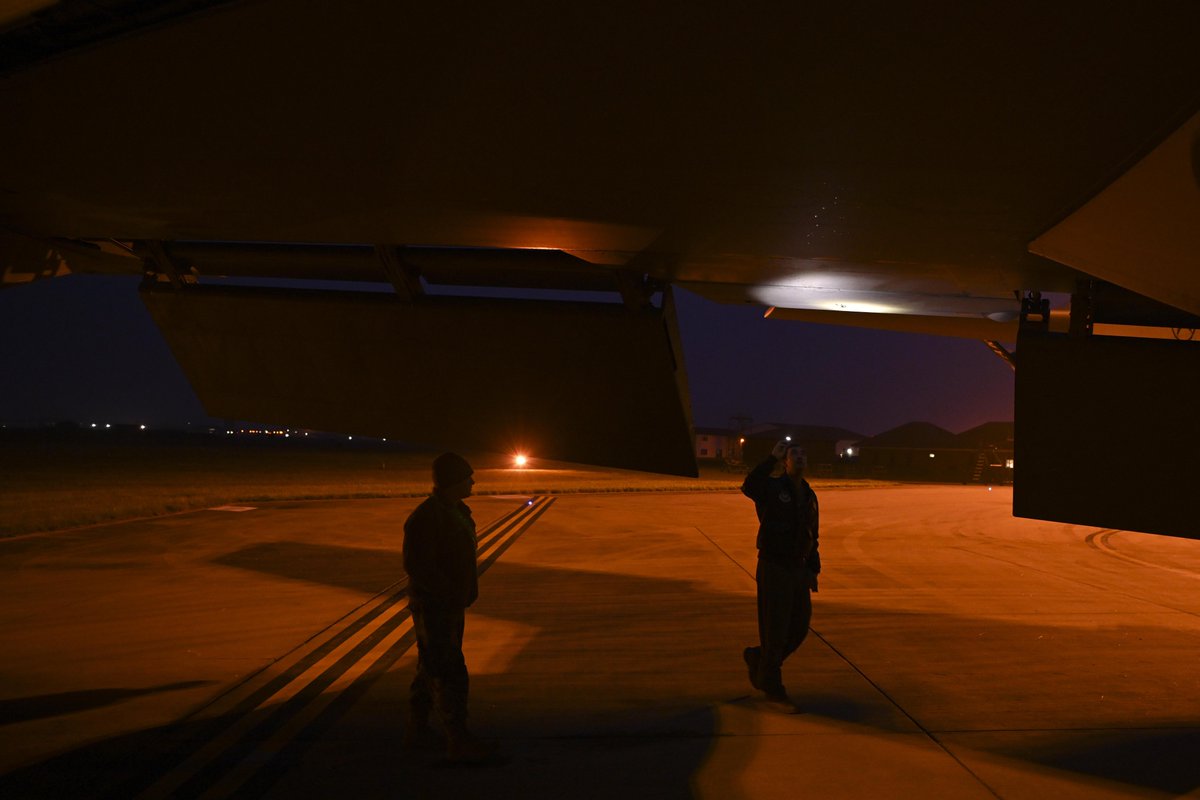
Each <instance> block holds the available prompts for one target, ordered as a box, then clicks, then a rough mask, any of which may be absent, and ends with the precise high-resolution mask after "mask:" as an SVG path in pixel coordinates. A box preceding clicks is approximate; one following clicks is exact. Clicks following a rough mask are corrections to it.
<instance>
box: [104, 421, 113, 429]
mask: <svg viewBox="0 0 1200 800" xmlns="http://www.w3.org/2000/svg"><path fill="white" fill-rule="evenodd" d="M104 427H106V428H111V427H112V424H111V423H109V422H106V423H104Z"/></svg>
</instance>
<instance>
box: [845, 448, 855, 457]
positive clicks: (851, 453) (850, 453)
mask: <svg viewBox="0 0 1200 800" xmlns="http://www.w3.org/2000/svg"><path fill="white" fill-rule="evenodd" d="M846 455H848V456H852V455H854V448H853V447H847V448H846Z"/></svg>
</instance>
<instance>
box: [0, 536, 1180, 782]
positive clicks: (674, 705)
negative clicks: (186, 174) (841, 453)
mask: <svg viewBox="0 0 1200 800" xmlns="http://www.w3.org/2000/svg"><path fill="white" fill-rule="evenodd" d="M285 544H286V545H287V546H286V547H284V548H282V549H280V548H276V549H275V550H273V551H272V550H270V549H262V548H251V549H250V551H249V553H247V552H246V551H243V552H242V553H241V554H235V555H236V557H235V558H232V560H231V562H230V563H232V564H236V566H239V567H242V568H249V569H259V570H261V571H264V572H269V573H270V574H275V575H281V574H287V575H288V577H293V578H297V577H300V574H301V573H303V574H304V575H305V576H306V577H304V578H303V579H305V580H312V581H315V582H320V583H329V584H331V585H335V586H346V585H348V580H349V579H348V578H347V575H349V574H350V573H351V572H353V570H352V569H349V568H348V565H349V564H350V562H351V561H357V560H358V559H366V558H373V557H374V555H375V554H373V552H372V551H356V550H352V549H348V548H331V547H320V548H317V550H309V551H308V552H309V554H310V555H311V556H312V558H306V559H303V560H304V562H305V564H306V566H305V567H304V569H302V570H301V569H295V568H292V567H289V566H286V565H285V563H284V562H287V561H288V559H289V553H290V554H293V555H294V554H295V552H296V551H295V547H294V546H293V545H292V544H290V543H285ZM339 549H340V550H344V551H346V552H343V553H340V554H339V555H337V556H336V557H335V558H334V563H341V567H339V568H338V569H335V570H332V571H322V570H321V569H319V568H318V566H317V562H318V561H319V560H320V559H319V558H318V557H317V556H318V555H320V554H324V555H326V556H327V555H329V554H330V553H331V552H332V551H337V550H339ZM285 551H286V552H285ZM318 551H319V552H318ZM272 554H273V555H272ZM276 557H277V558H278V560H276ZM227 558H228V557H227ZM339 558H340V559H342V561H341V562H338V559H339ZM327 563H329V562H327ZM377 567H378V564H375V565H373V566H372V571H374V570H375V569H376V568H377ZM343 568H345V569H343ZM398 574H399V573H398V572H393V573H391V575H390V577H391V578H393V579H394V578H395V577H396V576H397V575H398ZM371 580H372V581H375V578H374V577H372V578H371ZM376 583H377V581H376ZM376 588H378V587H377V585H372V587H371V588H370V590H371V591H373V590H375V589H376ZM481 588H482V593H483V597H482V598H481V601H480V603H479V605H478V606H477V607H476V608H475V609H474V610H475V611H476V612H478V613H479V614H480V615H483V616H485V617H487V618H491V619H499V620H505V621H509V622H511V623H516V624H519V625H520V626H522V628H523V629H525V630H528V631H530V636H529V637H528V638H527V639H525V640H523V641H522V642H521V643H520V646H519V647H517V648H515V650H514V652H512V653H511V658H510V659H509V661H508V663H507V666H506V667H505V668H504V669H503V670H498V671H495V672H492V673H489V674H480V675H476V676H474V677H473V683H472V708H473V709H474V710H475V718H476V719H478V720H482V723H483V730H482V732H483V733H485V734H486V735H489V736H494V737H496V738H497V739H498V740H500V742H501V744H502V746H503V747H505V749H506V750H508V752H509V754H510V756H511V758H510V760H509V762H508V763H506V764H503V765H500V766H496V767H494V768H489V769H486V770H479V769H476V770H464V769H448V768H446V767H445V765H444V764H443V763H441V762H440V761H439V760H438V759H437V758H430V757H423V756H419V755H412V754H402V753H401V751H400V750H399V738H400V735H401V732H402V726H403V720H404V708H405V705H406V699H407V686H408V681H409V680H410V678H411V676H410V675H408V674H405V673H404V672H403V671H393V672H385V673H380V674H378V675H374V676H369V679H368V680H366V681H364V682H362V683H360V684H355V685H354V686H352V687H351V689H350V690H348V691H347V692H346V695H345V697H344V698H339V700H338V701H335V703H334V704H333V705H332V706H331V707H330V709H329V711H330V713H326V714H323V715H322V716H320V717H318V718H317V720H316V721H315V722H314V723H313V724H312V725H310V726H309V727H308V728H306V729H304V730H303V731H301V732H300V734H299V736H298V737H297V738H296V739H295V740H293V742H292V744H290V745H289V746H287V747H285V748H284V750H283V751H282V752H280V753H279V754H278V757H275V758H274V759H273V760H270V761H267V762H264V764H263V766H262V768H261V769H260V770H259V771H258V773H257V774H256V775H255V776H254V778H253V779H252V781H251V784H250V786H248V787H247V788H248V789H250V790H251V791H250V792H249V793H250V794H251V795H256V794H259V793H262V792H266V791H269V790H274V791H275V792H276V793H278V795H279V796H292V797H317V796H357V797H365V798H370V797H383V796H387V797H405V796H413V797H426V796H447V797H449V796H454V797H471V796H488V797H496V796H507V797H561V796H575V797H580V796H594V797H612V796H620V795H625V796H627V797H643V796H654V797H689V796H691V795H692V793H693V790H692V780H693V776H695V775H696V773H697V771H698V770H699V769H700V768H701V766H702V765H703V764H704V763H705V761H706V759H707V758H708V756H709V754H710V751H711V748H712V746H713V744H714V741H715V737H717V736H718V735H720V731H719V730H718V719H717V713H716V708H717V707H718V706H719V705H720V704H723V703H729V702H734V701H736V699H737V698H736V697H731V696H730V694H731V693H730V691H729V686H730V682H729V677H728V673H727V672H726V673H724V674H720V675H715V676H713V675H710V674H708V673H709V672H716V671H717V670H712V665H713V664H714V663H721V664H724V663H725V662H724V660H725V659H727V658H729V659H737V658H738V654H739V653H740V647H741V645H742V642H741V641H740V638H742V637H744V634H745V632H746V631H747V630H748V629H749V623H747V622H746V620H743V619H741V618H740V617H738V615H737V614H730V613H720V612H717V613H714V610H717V609H728V608H729V606H730V605H731V604H737V605H742V606H745V608H746V610H747V613H750V612H751V610H752V600H748V599H747V597H746V596H745V595H733V594H724V593H720V592H714V591H712V590H710V589H707V588H705V587H703V586H701V585H699V584H697V583H694V582H692V581H688V580H682V579H665V578H647V577H639V576H631V575H624V574H612V573H602V572H593V571H584V570H564V569H555V568H544V567H534V566H526V565H519V564H507V563H505V562H504V561H503V560H501V561H499V562H497V564H496V565H495V568H494V572H490V573H489V574H488V575H486V576H485V578H484V581H483V586H482V587H481ZM817 605H818V607H817V622H816V624H817V628H818V630H820V629H821V628H822V616H826V617H827V618H828V619H829V620H833V618H834V617H835V616H837V615H839V614H850V615H861V614H864V613H867V614H872V615H874V616H875V619H874V622H873V624H877V625H879V626H882V627H883V628H884V629H886V628H887V626H888V619H889V618H893V617H894V618H896V620H899V619H901V618H903V619H904V620H905V624H906V625H911V624H912V622H913V621H914V620H916V621H918V622H919V623H920V626H921V627H922V628H924V629H928V630H936V629H939V628H941V629H949V628H952V627H953V626H954V624H961V622H962V618H961V617H954V616H952V615H942V614H937V613H927V614H914V613H910V612H904V613H903V614H898V613H895V612H890V613H889V612H887V611H883V610H879V609H871V608H864V607H862V606H849V605H840V604H838V603H836V602H829V601H825V600H823V599H822V598H818V603H817ZM476 624H482V623H476ZM987 624H988V625H989V626H992V627H993V628H999V629H1002V630H1003V632H1004V636H1005V637H1006V638H1007V637H1008V636H1011V637H1013V638H1014V639H1015V640H1022V641H1028V640H1031V639H1033V638H1036V637H1035V634H1036V632H1037V631H1036V630H1035V629H1034V628H1033V627H1032V626H1028V625H1023V624H1019V623H1013V622H997V621H994V620H989V621H988V623H987ZM472 627H473V625H472V623H471V622H470V621H469V622H468V630H467V638H468V639H470V637H471V636H472ZM1037 630H1040V628H1039V629H1037ZM1122 630H1125V631H1129V632H1133V633H1137V632H1139V631H1142V629H1137V628H1133V627H1128V626H1127V627H1125V628H1123V629H1122ZM1104 633H1105V635H1111V634H1112V631H1107V632H1104ZM1173 635H1174V636H1176V637H1177V638H1178V637H1179V636H1181V634H1179V633H1178V632H1173ZM1192 638H1194V639H1197V641H1194V642H1186V641H1183V642H1181V641H1176V642H1175V644H1176V646H1177V647H1179V648H1180V652H1189V651H1190V652H1195V648H1196V647H1200V637H1195V636H1193V637H1192ZM835 643H836V642H835ZM1102 644H1103V642H1102V641H1101V640H1099V639H1098V640H1097V642H1096V645H1097V648H1098V649H1099V648H1100V647H1101V646H1102ZM819 646H821V645H820V643H819V642H816V641H812V642H810V643H808V644H806V645H805V648H813V647H819ZM803 657H804V650H802V651H801V652H800V654H798V655H797V658H799V659H803ZM797 666H799V665H797ZM789 668H790V669H793V670H794V669H796V666H792V665H791V664H789ZM1179 669H1180V670H1184V671H1190V667H1189V666H1185V665H1180V666H1179ZM682 672H686V673H687V674H686V676H683V677H680V673H682ZM930 680H931V681H933V680H934V679H933V678H930ZM159 688H162V687H159ZM925 690H927V691H932V692H936V691H937V690H938V686H937V685H936V683H934V684H931V685H930V686H928V687H925ZM805 700H806V706H807V709H808V711H809V713H810V714H813V715H815V716H819V717H824V718H828V719H831V720H836V721H838V722H843V723H851V724H853V725H855V726H863V727H866V728H875V729H877V730H881V731H884V732H888V733H892V732H895V731H896V730H897V729H898V728H897V724H896V715H895V713H894V712H893V710H892V709H890V708H888V707H886V704H879V706H877V707H862V706H860V705H857V704H855V703H852V702H848V701H847V700H846V699H845V698H838V697H836V696H831V695H818V696H811V695H806V696H805ZM117 709H118V710H119V706H118V707H117ZM268 712H269V710H268V711H256V712H253V714H255V715H256V716H264V717H265V716H266V714H267V713H268ZM1181 716H1183V719H1181V720H1179V722H1178V727H1177V728H1176V729H1175V730H1167V729H1166V728H1167V726H1155V727H1154V729H1148V728H1147V727H1146V724H1145V722H1144V721H1141V722H1140V725H1141V727H1140V729H1139V727H1138V725H1139V721H1136V720H1130V721H1129V722H1128V725H1129V728H1128V729H1118V728H1117V725H1115V724H1113V723H1112V722H1111V721H1110V722H1109V723H1107V724H1106V725H1104V726H1103V728H1102V729H1100V728H1096V729H1091V730H1080V731H1071V730H1053V728H1054V722H1055V721H1054V720H1045V723H1046V728H1047V729H1046V730H1045V731H1044V732H1041V733H1037V735H1035V736H1032V737H1031V736H1030V735H1029V731H1023V732H1013V733H1012V734H1011V735H1009V734H1006V732H1005V731H1003V730H994V731H989V732H985V733H981V734H978V736H979V737H980V738H978V739H977V740H975V739H973V740H971V741H970V743H969V745H968V746H969V747H971V748H972V749H974V750H976V751H978V752H982V753H986V754H991V755H994V756H999V757H1003V758H1009V759H1017V760H1020V761H1026V762H1029V763H1033V764H1039V765H1044V766H1048V767H1052V768H1055V769H1059V770H1067V771H1071V772H1075V773H1079V774H1082V775H1089V776H1094V777H1098V778H1103V779H1108V780H1112V781H1118V782H1122V783H1125V784H1128V785H1131V786H1136V787H1144V788H1147V789H1157V790H1162V791H1167V792H1174V793H1184V792H1187V791H1191V790H1193V789H1195V788H1196V787H1197V786H1200V762H1197V760H1196V759H1195V753H1196V752H1197V750H1198V749H1200V720H1198V719H1197V715H1196V713H1195V711H1194V710H1192V709H1184V710H1182V715H1181ZM230 721H231V720H215V721H214V720H199V719H191V720H188V721H185V722H181V723H178V724H175V725H171V726H166V727H163V728H159V729H154V730H147V731H141V732H136V733H132V734H128V735H124V736H121V737H116V738H113V739H110V740H107V741H102V742H98V743H93V744H89V745H85V746H83V747H80V748H78V749H76V750H73V751H71V752H67V753H63V754H61V755H57V756H54V757H51V758H48V759H46V760H44V761H42V762H41V763H38V764H33V765H30V766H27V767H25V768H22V769H19V770H17V771H15V772H12V773H9V774H8V775H5V776H2V777H0V796H4V797H66V796H73V797H100V796H112V797H127V796H131V795H132V794H134V793H136V791H137V790H139V789H140V788H143V787H145V786H147V785H149V784H150V783H151V782H153V780H154V779H155V778H157V777H158V776H159V775H161V774H163V773H164V772H165V771H166V770H167V769H169V768H170V767H171V766H172V765H173V764H175V763H177V762H178V761H179V760H181V759H183V758H185V757H186V756H187V755H188V754H189V753H191V752H192V751H193V750H194V749H196V748H197V747H198V746H199V745H200V744H202V743H203V742H205V741H207V740H208V739H210V738H211V737H213V736H215V734H216V732H218V731H219V730H221V729H222V728H223V727H224V725H225V724H227V723H228V722H230ZM961 733H968V734H969V733H971V732H970V731H964V732H961ZM972 735H976V734H972ZM797 741H798V742H799V741H801V740H797ZM753 749H754V748H753V745H752V744H747V746H746V747H745V748H744V754H745V757H746V759H748V758H749V757H750V756H751V755H752V754H753ZM227 766H232V765H227ZM734 767H735V768H734V769H733V770H729V764H728V760H726V761H725V768H726V770H727V771H730V772H731V773H734V774H736V764H735V765H734ZM204 788H206V787H204V786H192V787H190V788H188V789H187V790H186V791H182V792H180V793H179V794H178V795H177V796H181V797H185V796H191V795H193V794H197V793H199V792H201V791H203V789H204ZM710 788H711V787H710ZM730 789H731V791H732V789H733V787H730Z"/></svg>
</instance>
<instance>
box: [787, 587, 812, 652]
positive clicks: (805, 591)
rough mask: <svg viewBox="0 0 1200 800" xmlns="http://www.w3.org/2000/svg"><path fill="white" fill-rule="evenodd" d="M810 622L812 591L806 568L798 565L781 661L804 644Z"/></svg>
mask: <svg viewBox="0 0 1200 800" xmlns="http://www.w3.org/2000/svg"><path fill="white" fill-rule="evenodd" d="M811 622H812V592H811V590H810V588H809V583H808V568H807V567H800V568H799V569H797V570H796V572H795V580H794V581H793V584H792V613H791V617H790V618H789V621H788V634H787V640H786V641H785V642H784V647H783V661H786V660H787V657H788V656H790V655H791V654H792V653H794V652H796V650H798V649H799V648H800V645H802V644H804V640H805V638H807V636H808V626H809V624H810V623H811Z"/></svg>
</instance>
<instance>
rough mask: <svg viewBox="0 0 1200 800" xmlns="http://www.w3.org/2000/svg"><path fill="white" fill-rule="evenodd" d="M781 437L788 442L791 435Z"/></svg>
mask: <svg viewBox="0 0 1200 800" xmlns="http://www.w3.org/2000/svg"><path fill="white" fill-rule="evenodd" d="M783 438H784V439H785V440H786V441H789V442H790V441H791V440H792V437H790V436H785V437H783Z"/></svg>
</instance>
